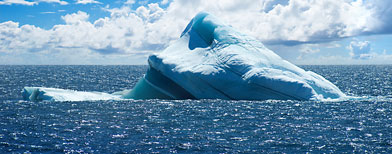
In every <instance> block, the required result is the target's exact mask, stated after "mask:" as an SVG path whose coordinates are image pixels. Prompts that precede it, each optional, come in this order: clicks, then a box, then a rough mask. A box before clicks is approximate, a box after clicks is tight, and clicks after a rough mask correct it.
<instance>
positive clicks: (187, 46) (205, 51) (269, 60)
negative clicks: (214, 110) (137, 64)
mask: <svg viewBox="0 0 392 154" xmlns="http://www.w3.org/2000/svg"><path fill="white" fill-rule="evenodd" d="M148 64H149V66H150V67H149V70H148V71H147V73H146V75H145V76H144V77H143V78H142V79H141V80H140V81H139V82H138V83H137V85H136V86H135V88H134V89H133V90H132V91H131V92H130V93H128V94H125V95H124V96H123V98H133V99H150V98H162V99H232V100H266V99H279V100H288V99H292V100H323V99H337V98H341V97H344V96H345V95H344V93H342V92H341V91H340V90H339V88H338V87H336V86H335V85H334V84H332V83H331V82H329V81H328V80H326V79H325V78H323V77H322V76H320V75H318V74H316V73H313V72H310V71H305V70H303V69H301V68H299V67H297V66H295V65H294V64H291V63H290V62H288V61H286V60H283V59H282V58H281V57H279V56H278V55H277V54H275V53H274V52H273V51H271V50H269V49H267V48H266V47H265V46H264V45H263V44H262V43H261V42H260V41H258V40H256V39H255V38H253V37H250V36H247V35H245V34H242V33H240V32H238V31H236V30H235V29H234V28H232V27H231V26H227V25H225V24H223V23H222V22H221V21H219V20H218V19H217V18H216V17H214V16H212V15H210V14H208V13H204V12H202V13H199V14H197V15H196V16H195V17H194V18H193V19H192V21H191V22H190V23H189V24H188V26H187V27H186V29H185V30H184V32H183V33H182V34H181V37H180V38H179V39H178V40H177V41H175V42H174V43H173V44H171V45H170V46H169V47H168V48H166V49H165V50H164V51H162V52H159V53H155V54H152V55H151V56H150V57H149V58H148Z"/></svg>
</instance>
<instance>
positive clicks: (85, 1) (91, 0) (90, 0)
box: [76, 0, 102, 4]
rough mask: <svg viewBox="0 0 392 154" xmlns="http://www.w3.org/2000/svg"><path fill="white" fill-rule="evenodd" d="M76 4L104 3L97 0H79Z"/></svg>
mask: <svg viewBox="0 0 392 154" xmlns="http://www.w3.org/2000/svg"><path fill="white" fill-rule="evenodd" d="M76 4H102V3H101V2H98V1H95V0H78V1H77V2H76Z"/></svg>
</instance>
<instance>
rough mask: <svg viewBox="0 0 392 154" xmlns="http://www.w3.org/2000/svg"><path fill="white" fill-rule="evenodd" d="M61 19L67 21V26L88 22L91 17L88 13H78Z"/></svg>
mask: <svg viewBox="0 0 392 154" xmlns="http://www.w3.org/2000/svg"><path fill="white" fill-rule="evenodd" d="M61 18H62V19H63V20H64V21H65V23H66V24H78V23H81V22H87V20H88V18H89V15H88V14H87V13H86V12H82V11H78V12H77V13H72V14H67V15H65V16H62V17H61ZM58 26H61V25H58Z"/></svg>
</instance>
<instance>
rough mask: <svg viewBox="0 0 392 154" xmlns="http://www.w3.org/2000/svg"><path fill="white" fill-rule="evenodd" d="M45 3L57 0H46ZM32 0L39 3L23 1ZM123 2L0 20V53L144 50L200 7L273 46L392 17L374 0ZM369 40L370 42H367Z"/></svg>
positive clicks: (313, 49) (380, 29)
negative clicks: (93, 14)
mask: <svg viewBox="0 0 392 154" xmlns="http://www.w3.org/2000/svg"><path fill="white" fill-rule="evenodd" d="M49 1H51V2H55V1H56V2H62V1H60V0H46V2H49ZM11 2H13V3H11ZM16 2H20V3H22V2H28V1H23V0H6V1H1V2H0V4H5V3H9V4H7V5H11V4H16ZM38 2H44V1H36V2H30V3H29V4H30V5H34V4H35V3H38ZM90 2H92V3H96V2H98V1H93V0H78V1H77V2H76V3H79V4H88V3H90ZM98 3H100V2H98ZM125 3H126V4H127V5H124V6H121V7H118V8H109V6H107V7H105V8H103V10H105V11H108V12H110V16H107V17H102V18H98V19H97V20H95V21H90V20H89V16H90V15H89V14H87V13H86V12H82V11H78V12H75V13H71V14H67V15H65V16H62V17H61V18H62V19H63V20H64V22H65V24H59V25H55V26H53V28H51V29H49V30H45V29H41V28H39V27H36V26H33V25H19V24H18V23H17V22H12V21H8V22H3V23H0V34H1V35H0V53H1V52H3V53H5V52H7V53H8V52H25V51H27V52H34V53H42V54H43V53H66V52H73V53H75V54H78V53H79V54H81V55H89V54H92V55H97V54H98V55H109V54H112V55H148V54H149V53H151V52H154V51H159V50H162V49H164V48H165V47H166V46H168V45H169V44H170V42H172V41H174V40H176V39H177V38H178V37H179V35H180V34H181V32H182V30H183V29H184V28H185V27H186V25H187V24H188V22H189V21H190V20H191V19H192V17H193V16H195V15H196V13H198V12H200V11H207V12H210V13H212V14H214V15H215V16H217V17H218V18H221V19H222V21H225V22H226V23H228V24H230V25H232V26H233V27H235V28H236V29H238V30H240V31H241V32H244V33H247V34H249V35H251V36H253V37H255V38H257V39H259V40H261V41H262V42H264V43H266V44H272V45H274V44H277V45H304V44H309V43H318V42H334V41H336V40H339V39H342V38H347V37H353V36H360V35H368V34H376V33H377V34H381V33H388V32H389V31H390V30H389V29H388V28H389V27H391V26H390V23H392V22H389V23H387V21H391V19H392V17H389V14H390V12H389V11H390V9H389V7H387V6H390V5H386V6H385V4H386V3H389V2H383V1H378V0H375V1H362V0H357V1H349V0H323V1H314V0H278V1H272V0H261V1H254V0H242V1H237V0H217V1H214V2H213V3H211V1H210V0H199V1H189V0H172V1H167V4H166V5H165V6H167V7H164V8H162V7H161V6H160V4H165V3H166V1H162V2H160V3H150V4H147V5H142V6H139V7H137V8H136V9H131V7H130V5H129V4H134V3H135V1H132V0H128V1H126V2H125ZM25 5H27V4H25ZM377 9H381V10H384V11H380V10H377ZM385 12H386V13H385ZM391 31H392V30H391ZM354 42H356V43H352V44H350V47H351V48H352V50H351V49H350V53H352V57H353V59H354V58H361V54H362V58H365V57H366V54H368V53H367V52H365V51H366V48H367V46H366V45H363V43H362V44H361V43H358V41H354ZM358 44H361V45H362V47H361V45H358ZM365 44H366V43H365ZM336 46H339V44H337V45H336ZM336 46H335V47H336ZM368 46H369V47H368V48H370V43H368ZM331 48H333V47H332V46H331ZM369 50H370V49H369ZM299 51H300V54H301V55H300V58H305V57H304V56H305V55H307V54H315V53H317V52H318V51H320V49H318V47H317V46H311V45H309V46H302V47H301V48H299ZM65 55H69V54H65Z"/></svg>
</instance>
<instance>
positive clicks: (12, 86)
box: [0, 66, 392, 153]
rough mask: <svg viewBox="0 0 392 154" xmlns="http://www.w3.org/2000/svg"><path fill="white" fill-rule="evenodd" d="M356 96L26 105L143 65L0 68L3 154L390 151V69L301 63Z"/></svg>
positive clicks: (113, 85) (121, 79) (95, 86)
mask: <svg viewBox="0 0 392 154" xmlns="http://www.w3.org/2000/svg"><path fill="white" fill-rule="evenodd" d="M301 67H302V68H304V69H306V70H311V71H314V72H316V73H318V74H320V75H322V76H324V77H325V78H327V79H328V80H330V81H331V82H333V83H334V84H336V85H337V86H338V87H339V88H340V89H341V90H342V91H344V92H345V93H346V94H348V95H352V96H363V97H364V98H363V99H360V100H347V101H340V102H314V101H276V100H268V101H226V100H137V101H136V100H126V101H86V102H47V101H44V102H28V101H22V100H21V99H22V97H21V94H20V91H21V90H22V88H23V87H24V86H39V87H55V88H62V89H74V90H81V91H101V92H108V93H111V92H115V91H120V90H124V89H131V88H132V87H133V86H134V85H135V83H136V82H137V80H138V78H140V77H141V76H142V75H143V73H144V72H145V71H146V69H147V67H146V66H0V153H24V152H31V153H306V152H310V153H392V66H301Z"/></svg>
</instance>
